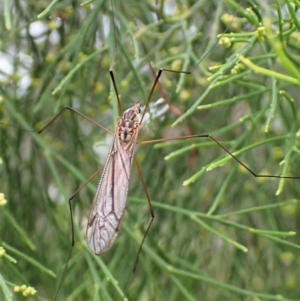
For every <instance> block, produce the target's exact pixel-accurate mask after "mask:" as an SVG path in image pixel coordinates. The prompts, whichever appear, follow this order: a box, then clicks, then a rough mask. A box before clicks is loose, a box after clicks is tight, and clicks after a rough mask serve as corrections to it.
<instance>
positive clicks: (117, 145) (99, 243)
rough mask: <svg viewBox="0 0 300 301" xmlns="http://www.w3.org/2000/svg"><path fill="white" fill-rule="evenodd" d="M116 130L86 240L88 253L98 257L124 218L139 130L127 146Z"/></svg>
mask: <svg viewBox="0 0 300 301" xmlns="http://www.w3.org/2000/svg"><path fill="white" fill-rule="evenodd" d="M118 130H119V129H118V126H117V128H116V131H115V135H114V141H113V144H112V147H111V150H110V152H109V154H108V157H107V160H106V163H105V166H104V169H103V172H102V175H101V179H100V182H99V184H98V188H97V192H96V195H95V198H94V201H93V206H92V210H91V212H90V216H89V220H88V225H87V230H86V236H87V244H88V246H89V248H90V250H91V251H92V252H93V253H95V254H97V255H100V254H102V253H104V252H106V251H107V250H108V249H109V248H110V247H111V246H112V245H113V243H114V241H115V240H116V238H117V236H118V233H119V229H120V223H121V220H122V217H123V215H124V211H125V206H126V200H127V193H128V185H129V179H130V170H131V164H132V160H133V154H134V148H135V145H136V139H137V133H138V128H137V129H135V131H134V132H133V135H132V137H131V139H130V141H128V142H124V141H120V139H119V135H118Z"/></svg>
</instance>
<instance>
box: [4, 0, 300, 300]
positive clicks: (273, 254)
mask: <svg viewBox="0 0 300 301" xmlns="http://www.w3.org/2000/svg"><path fill="white" fill-rule="evenodd" d="M53 4H54V5H53V6H52V7H50V9H49V11H48V12H47V11H46V12H45V11H44V10H45V9H46V8H47V5H49V3H48V2H47V1H39V2H36V1H24V2H19V1H15V2H10V1H8V0H5V1H3V3H2V4H0V10H1V15H2V17H1V18H0V22H1V27H0V28H1V29H0V35H1V42H0V81H1V85H0V94H1V102H0V118H1V124H0V143H1V148H0V157H1V165H0V173H1V181H0V193H4V195H5V199H6V200H7V204H6V205H3V206H1V207H0V244H1V246H2V247H3V248H4V249H5V251H6V253H5V254H6V255H5V256H2V257H1V258H0V286H1V290H0V300H23V299H24V297H23V296H22V293H12V296H11V295H10V293H9V291H11V292H12V291H13V288H14V287H15V286H21V285H23V284H25V285H27V286H31V287H34V289H35V290H37V293H36V294H35V295H34V296H31V297H29V299H30V300H53V299H54V296H55V293H56V291H57V287H58V285H59V283H60V281H61V277H62V273H63V269H64V266H65V263H66V260H67V257H68V254H69V251H70V246H71V225H70V213H69V208H68V198H69V197H70V196H71V195H72V193H73V192H74V191H76V189H78V188H79V187H80V185H82V184H83V183H84V182H85V181H86V180H87V179H88V178H89V177H90V176H91V175H92V174H93V173H94V172H95V171H96V170H97V169H98V168H99V167H100V166H101V165H103V163H104V162H105V159H106V156H107V152H108V149H109V143H110V141H111V140H110V138H109V137H108V135H107V134H106V133H105V132H103V131H102V130H101V129H99V128H97V127H96V126H94V125H93V124H90V123H89V122H87V121H86V120H84V119H82V118H81V117H79V116H77V115H74V114H71V113H70V112H66V113H64V114H63V115H62V116H61V117H60V118H59V119H58V120H57V121H56V122H55V123H54V124H53V125H51V126H50V127H49V128H47V129H46V130H45V131H44V132H43V133H42V134H40V135H38V134H37V133H36V131H38V130H39V129H41V128H42V127H43V126H45V125H46V124H47V122H49V121H50V120H51V118H52V117H53V116H54V115H55V114H57V113H58V112H59V111H60V110H61V109H62V108H63V107H64V106H66V105H69V106H71V107H73V108H75V109H77V110H78V111H80V112H82V113H84V114H86V115H87V116H89V117H90V118H92V119H94V120H95V121H97V122H98V123H100V124H101V125H103V126H105V127H107V128H108V129H109V130H111V131H114V127H115V124H116V121H117V119H118V108H117V103H116V99H115V95H114V90H113V87H112V83H111V81H110V77H109V72H108V70H109V67H110V65H111V64H112V62H113V64H112V66H113V70H114V74H115V77H116V81H117V85H118V89H119V93H120V95H121V102H122V108H123V109H126V108H128V107H130V106H132V105H133V104H134V103H136V102H137V101H139V100H140V102H141V104H145V102H146V99H147V96H148V94H149V91H150V89H151V86H152V84H153V80H154V76H155V75H154V72H153V70H154V71H155V72H157V70H158V69H159V68H168V69H176V70H185V71H187V70H192V74H191V75H180V74H176V73H170V72H164V73H163V75H162V77H161V79H160V83H159V85H158V86H157V88H156V90H155V93H154V95H153V97H152V100H151V102H152V103H155V102H156V101H157V100H158V99H160V98H164V99H165V102H166V104H168V105H169V109H168V110H167V111H166V112H165V113H162V114H161V116H160V117H157V118H155V115H156V113H157V107H156V109H155V108H154V109H152V111H151V114H150V116H149V118H148V122H146V123H145V126H144V127H143V128H142V129H141V131H140V136H139V141H143V140H150V139H159V138H170V137H177V136H182V135H190V134H200V133H210V134H211V135H212V136H213V137H215V138H216V139H218V141H220V142H221V143H222V144H223V145H224V146H226V147H227V148H228V149H229V150H231V151H233V152H235V154H236V155H237V156H238V158H239V159H240V160H241V161H242V162H244V163H245V164H246V165H247V166H249V167H250V168H251V169H252V170H253V171H255V172H257V173H261V174H269V175H286V176H298V177H299V176H300V168H299V167H300V158H299V154H300V152H299V148H298V147H299V138H298V137H299V134H297V133H298V130H299V110H298V107H299V105H298V99H297V92H298V91H299V83H300V74H299V72H298V69H299V62H300V61H299V53H300V52H299V49H300V33H299V30H300V23H299V21H298V17H297V16H299V2H298V1H296V0H294V1H279V0H278V1H264V2H262V1H257V3H255V2H254V1H240V3H237V2H235V1H233V0H228V1H217V0H215V1H207V0H205V1H204V0H203V1H188V0H181V1H179V0H178V1H175V0H174V1H157V3H154V1H147V2H146V1H145V2H144V1H115V2H114V13H115V20H114V22H115V34H116V37H117V45H118V49H117V51H116V57H115V60H114V61H113V55H114V33H113V27H112V22H111V20H112V14H111V4H110V2H109V1H94V2H92V3H90V4H86V5H85V6H82V4H83V2H79V1H61V2H59V3H55V2H54V3H53ZM42 12H44V13H42ZM41 13H42V15H40V14H41ZM234 16H235V17H234ZM233 17H234V18H233ZM227 27H228V31H227V33H225V34H223V35H222V36H219V37H217V35H218V34H219V35H220V34H221V33H222V32H224V31H225V30H226V28H227ZM229 32H231V33H229ZM218 38H219V39H220V38H221V39H220V40H221V43H222V45H219V44H218V42H217V41H218ZM224 45H225V46H226V47H225V46H224ZM207 52H208V54H207V55H206V56H205V58H203V56H204V55H205V54H206V53H207ZM240 56H242V57H240ZM199 61H201V62H200V64H198V62H199ZM199 106H200V107H199ZM174 122H176V125H175V126H173V127H171V125H173V124H174ZM171 155H172V157H171V158H169V160H165V158H166V157H167V156H171ZM136 158H137V160H138V162H139V164H140V166H141V170H142V173H143V177H144V180H145V183H146V186H147V190H148V193H149V195H150V198H151V200H152V206H153V208H154V211H155V220H154V223H153V226H152V228H151V229H150V232H149V235H148V236H147V238H146V241H145V244H144V246H143V249H142V252H141V254H140V257H139V262H138V266H137V269H136V271H135V273H133V274H132V269H133V266H134V262H135V258H136V254H137V251H138V248H139V245H140V243H141V240H142V237H143V235H144V233H145V229H146V228H147V225H148V223H149V220H150V212H149V208H148V206H147V200H146V197H145V193H144V191H143V187H142V184H141V181H140V179H139V176H138V173H137V169H136V167H135V166H133V169H132V177H131V183H130V190H129V196H128V204H127V209H126V213H125V217H124V222H123V225H122V229H121V232H120V235H119V238H118V239H117V241H116V243H115V245H114V246H113V247H112V248H111V250H110V251H109V252H107V254H105V255H103V256H100V257H99V256H95V255H93V254H91V252H90V251H89V250H88V248H87V246H86V241H85V231H86V223H87V217H88V214H89V210H90V207H91V204H92V200H93V197H94V194H95V189H96V185H97V181H98V179H99V177H97V178H96V179H95V180H93V181H91V182H90V183H89V184H88V185H87V187H86V188H84V189H83V190H82V191H81V192H80V193H79V194H78V195H77V196H76V197H75V198H74V200H73V207H74V218H75V247H74V249H73V256H72V258H71V260H70V262H69V266H68V269H67V271H66V273H65V277H64V279H63V282H62V284H61V289H60V291H59V295H58V298H57V300H122V296H123V294H125V295H126V297H127V298H128V300H209V301H211V300H222V301H224V300H247V301H248V300H300V287H299V285H298V281H299V279H300V275H299V274H300V272H299V271H300V269H299V267H300V259H299V258H300V257H299V252H300V250H299V249H300V245H299V235H298V234H295V233H296V232H297V231H298V228H299V223H300V220H299V205H298V196H299V194H300V186H299V181H300V179H290V180H285V181H283V180H281V181H280V180H278V179H275V180H274V179H265V178H264V179H262V178H261V179H256V178H255V177H253V176H252V175H251V174H250V173H249V172H248V171H246V170H245V169H244V168H242V167H241V166H240V165H239V164H238V163H237V162H235V161H233V160H232V159H230V157H229V156H228V155H227V154H226V153H225V152H224V151H223V150H222V149H221V148H220V147H218V146H217V145H216V144H215V143H213V142H212V141H211V140H210V139H209V138H198V139H186V140H181V141H177V142H167V143H164V144H157V145H140V146H138V147H137V151H136ZM222 160H223V161H222ZM224 160H225V161H224ZM225 163H226V164H225ZM211 164H216V168H214V169H213V170H211V171H207V168H209V167H210V166H211ZM183 183H185V185H183ZM12 258H13V259H15V260H17V263H13V262H12V261H11V260H12ZM53 275H56V278H54V277H53ZM127 284H128V285H127ZM280 296H281V297H280Z"/></svg>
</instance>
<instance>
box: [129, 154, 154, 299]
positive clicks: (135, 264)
mask: <svg viewBox="0 0 300 301" xmlns="http://www.w3.org/2000/svg"><path fill="white" fill-rule="evenodd" d="M134 162H135V165H136V167H137V170H138V173H139V176H140V179H141V182H142V185H143V189H144V192H145V195H146V198H147V202H148V205H149V210H150V215H151V218H150V222H149V224H148V227H147V229H146V232H145V234H144V236H143V239H142V241H141V244H140V246H139V249H138V252H137V254H136V258H135V261H134V265H133V269H132V272H131V274H130V276H129V278H128V280H127V283H126V286H125V291H124V292H125V294H126V292H127V289H128V285H129V283H130V280H131V277H132V274H133V273H134V272H135V270H136V267H137V264H138V260H139V256H140V253H141V251H142V247H143V244H144V242H145V239H146V236H147V235H148V232H149V230H150V228H151V226H152V223H153V221H154V218H155V214H154V210H153V207H152V204H151V200H150V196H149V193H148V190H147V186H146V183H145V180H144V177H143V174H142V171H141V168H140V165H139V163H138V161H137V160H136V158H134ZM123 300H125V295H124V296H123Z"/></svg>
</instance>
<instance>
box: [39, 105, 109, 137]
mask: <svg viewBox="0 0 300 301" xmlns="http://www.w3.org/2000/svg"><path fill="white" fill-rule="evenodd" d="M66 110H69V111H71V112H73V113H75V114H77V115H79V116H81V117H83V118H85V119H86V120H87V121H89V122H91V123H93V124H95V125H96V126H97V127H99V128H101V129H102V130H104V131H105V132H107V133H108V134H111V135H113V133H112V132H111V131H109V130H108V129H106V128H105V127H104V126H102V125H101V124H99V123H97V122H96V121H94V120H93V119H91V118H89V117H88V116H86V115H84V114H82V113H80V112H79V111H77V110H75V109H73V108H71V107H69V106H65V107H63V108H62V109H61V111H60V112H59V113H58V114H56V115H55V116H54V117H53V118H52V119H51V120H50V121H49V122H48V123H47V124H46V125H45V126H44V127H43V128H42V129H41V130H39V131H38V134H41V133H42V132H43V131H44V130H45V129H46V128H47V127H48V126H50V125H51V124H52V123H53V122H54V121H55V120H56V119H57V118H58V117H59V116H60V115H61V114H62V113H63V112H65V111H66Z"/></svg>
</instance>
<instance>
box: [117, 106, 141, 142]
mask: <svg viewBox="0 0 300 301" xmlns="http://www.w3.org/2000/svg"><path fill="white" fill-rule="evenodd" d="M140 112H141V108H140V104H139V103H138V104H136V105H134V106H133V107H131V108H130V109H128V110H127V111H125V112H124V114H123V117H122V118H121V119H120V120H119V122H118V125H119V139H120V141H122V142H129V141H130V139H131V137H132V136H133V134H134V132H135V131H136V129H137V128H138V126H139V125H140V122H139V118H138V117H139V114H140Z"/></svg>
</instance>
